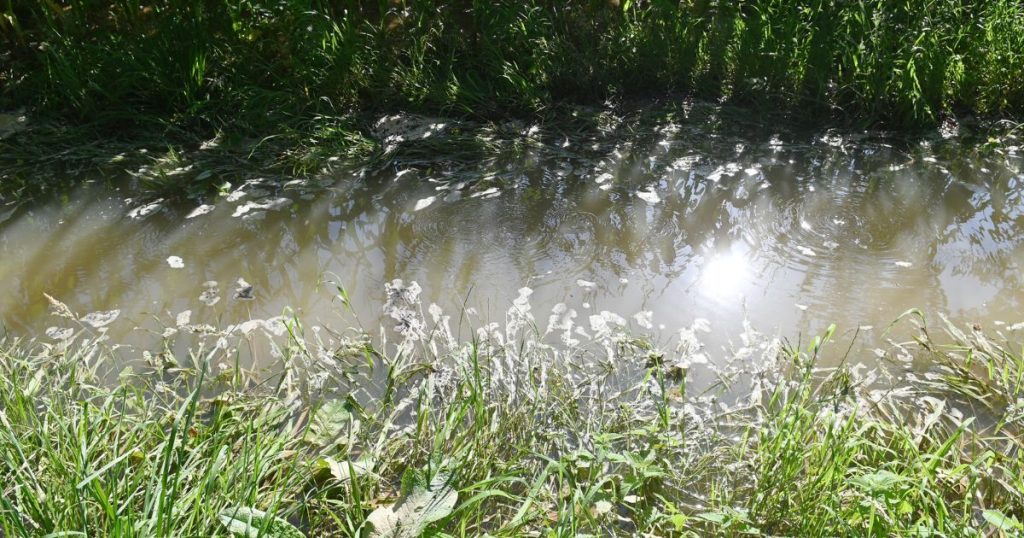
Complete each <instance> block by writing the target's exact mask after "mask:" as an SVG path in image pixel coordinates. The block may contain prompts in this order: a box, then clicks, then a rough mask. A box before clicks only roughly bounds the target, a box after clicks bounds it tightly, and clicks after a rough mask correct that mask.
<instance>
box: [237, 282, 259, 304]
mask: <svg viewBox="0 0 1024 538" xmlns="http://www.w3.org/2000/svg"><path fill="white" fill-rule="evenodd" d="M255 296H256V295H255V288H253V285H252V284H250V283H248V282H246V281H245V279H244V278H239V279H238V280H237V281H236V282H235V299H241V300H243V301H250V300H252V299H254V298H255Z"/></svg>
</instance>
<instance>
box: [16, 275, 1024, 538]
mask: <svg viewBox="0 0 1024 538" xmlns="http://www.w3.org/2000/svg"><path fill="white" fill-rule="evenodd" d="M418 294H419V289H418V286H416V285H415V284H414V283H413V284H409V285H406V284H404V283H402V282H400V281H396V282H394V283H391V284H389V287H388V303H387V305H386V306H385V310H386V313H387V314H388V315H389V317H390V318H391V319H392V321H394V323H395V324H396V326H395V331H396V332H395V333H392V334H394V335H395V336H394V338H391V339H389V338H388V337H382V338H381V339H380V340H379V341H376V342H371V340H370V339H369V338H368V337H367V336H366V335H365V334H363V333H362V332H361V331H359V330H348V331H343V332H334V331H331V330H329V329H326V328H320V327H317V328H315V329H314V328H307V327H303V326H302V325H301V324H300V323H299V322H298V321H297V320H296V319H294V318H279V319H277V320H275V321H273V322H271V321H269V320H268V321H265V322H261V323H257V325H259V326H260V327H263V328H265V329H268V330H270V329H272V327H270V325H271V324H272V323H274V324H276V327H274V328H273V329H274V331H273V332H276V333H278V334H281V335H282V337H281V338H277V339H276V340H274V341H275V342H276V346H275V347H274V348H273V352H272V355H274V356H276V357H277V362H276V363H275V364H274V366H272V367H269V368H266V369H264V370H261V371H250V370H246V369H244V368H242V367H241V366H240V364H241V363H240V361H239V360H238V357H239V351H238V349H241V348H243V347H246V346H247V345H249V344H247V343H246V341H245V340H240V341H238V342H237V343H225V342H224V341H223V338H224V336H223V335H222V334H221V333H219V332H218V331H217V330H216V329H213V328H206V329H200V328H197V327H193V328H191V329H189V330H190V331H191V332H196V333H202V331H207V332H206V334H208V335H209V338H210V339H209V341H207V340H201V341H200V342H199V343H197V344H196V345H195V346H194V347H193V348H192V350H191V351H189V352H188V353H187V354H184V353H179V354H173V353H171V352H170V351H169V348H166V349H164V351H162V352H158V353H152V354H150V353H149V352H147V353H146V354H145V355H147V358H148V360H149V361H148V362H149V363H148V365H141V364H137V365H135V367H134V368H131V367H130V368H128V369H125V370H123V371H120V373H119V374H118V375H116V379H117V381H116V382H114V383H111V382H110V381H109V380H110V379H111V377H110V370H111V368H112V367H113V366H114V365H118V366H116V367H118V368H119V367H120V364H123V363H122V362H120V361H119V360H118V359H117V356H118V355H119V354H122V353H127V352H129V351H130V350H127V349H125V348H121V347H118V346H114V345H112V344H111V343H110V342H109V341H106V339H105V336H104V331H103V328H102V327H101V328H99V329H96V328H95V326H94V325H92V324H89V323H83V322H81V321H80V320H79V319H78V317H77V316H76V315H75V314H74V313H72V312H71V311H70V309H68V308H67V307H63V306H62V304H61V303H59V302H56V301H55V302H54V306H55V314H57V315H58V316H60V317H62V318H65V321H66V322H67V323H68V325H69V328H70V329H73V330H74V331H75V334H74V335H65V336H66V339H65V340H62V341H60V342H58V343H55V344H43V343H40V342H36V341H26V340H18V339H13V338H8V339H6V340H4V341H3V342H2V344H0V373H2V375H0V453H2V454H3V457H2V458H0V461H2V462H3V463H2V466H0V479H2V484H3V486H2V488H3V495H2V500H0V529H2V530H3V532H4V535H5V536H41V535H52V534H53V533H57V534H59V535H78V534H79V533H81V534H83V535H104V536H107V535H110V536H113V535H156V536H169V535H202V536H229V535H237V536H256V535H260V536H277V537H292V536H295V537H297V536H359V535H363V536H418V535H420V534H421V532H427V533H428V534H447V535H459V536H478V535H484V534H489V535H493V536H524V535H525V536H579V535H642V534H646V535H660V536H665V535H681V536H701V535H708V534H718V535H776V536H777V535H790V536H837V535H858V536H933V535H945V536H983V535H985V536H993V535H1005V536H1011V535H1017V534H1019V533H1020V532H1022V531H1024V527H1022V524H1021V523H1020V522H1021V521H1022V520H1024V483H1022V481H1021V477H1022V476H1024V468H1022V460H1021V454H1020V450H1021V448H1022V441H1021V438H1020V427H1021V425H1022V422H1021V421H1022V419H1024V414H1022V412H1021V407H1022V404H1021V401H1022V400H1021V387H1022V384H1021V379H1022V378H1024V359H1022V358H1021V356H1020V355H1019V354H1018V353H1016V352H1014V351H1012V349H1011V347H1010V346H1009V345H1008V344H1001V343H998V342H997V341H995V340H993V339H991V338H988V337H985V336H983V335H982V334H981V333H980V332H979V331H968V332H963V331H961V330H959V329H957V328H956V327H953V326H948V327H947V331H948V336H943V337H941V338H938V337H937V338H935V339H932V338H931V337H929V336H928V332H927V331H926V330H924V328H923V326H922V328H921V330H920V331H919V337H918V339H917V341H916V342H912V343H907V344H903V345H900V346H897V347H896V348H894V349H893V350H892V351H891V352H892V353H900V354H907V353H910V354H913V355H914V356H919V357H926V358H928V359H929V360H932V361H933V362H934V367H932V368H931V369H929V371H928V374H927V375H925V376H924V378H920V379H919V378H916V377H913V376H902V375H891V374H887V373H885V372H883V371H881V370H877V369H876V370H871V371H866V369H865V368H864V367H862V366H857V364H858V361H857V358H856V357H846V359H845V360H844V361H843V362H842V364H841V366H839V367H838V368H832V369H828V370H823V369H819V368H818V367H817V365H818V359H819V357H820V356H821V354H822V353H829V352H836V350H831V345H830V337H831V330H830V331H829V332H828V333H826V334H825V335H823V336H822V337H821V338H816V339H814V340H813V341H812V342H811V343H810V345H809V346H805V349H803V350H802V351H801V350H798V349H796V348H795V346H789V345H786V344H785V343H783V342H780V341H778V340H776V339H771V338H767V337H764V336H763V335H758V334H756V333H754V332H751V331H748V333H747V334H744V335H743V336H742V339H741V340H742V342H743V345H742V346H740V347H739V348H738V349H737V350H736V353H735V357H734V360H733V361H730V362H728V363H727V364H718V365H717V366H711V365H708V364H707V362H706V361H703V360H698V357H697V354H699V352H700V346H699V345H698V344H696V343H695V340H693V338H694V335H696V334H697V333H699V332H700V331H701V330H703V329H704V327H703V326H701V324H700V323H697V324H695V325H694V327H693V328H691V329H689V330H688V331H686V332H684V333H681V335H680V339H681V341H680V343H679V345H678V346H677V347H675V348H672V347H668V348H666V349H661V348H659V347H657V346H655V345H654V344H652V343H650V342H649V341H647V340H646V339H644V338H642V337H640V336H638V335H633V334H631V333H629V332H628V331H626V330H624V329H623V320H621V318H618V317H617V316H615V315H614V314H606V315H601V316H595V317H593V318H592V319H591V320H590V321H591V323H590V328H589V330H580V328H578V327H577V328H575V329H574V328H573V325H572V322H571V319H572V317H571V316H569V317H568V318H564V317H563V318H558V317H557V316H552V318H551V320H549V323H548V327H547V329H546V330H544V331H541V330H540V328H539V327H538V326H537V324H536V322H535V320H534V318H533V315H532V313H531V311H530V305H529V299H528V298H529V293H528V292H524V293H521V295H520V299H518V300H517V301H516V302H515V304H514V305H513V306H512V307H511V308H510V309H509V310H508V312H507V315H506V321H505V323H504V324H497V323H493V324H487V325H484V326H482V327H480V328H479V329H478V331H477V332H476V336H475V337H463V338H456V337H455V336H454V335H453V332H452V330H451V328H450V327H449V323H450V321H451V318H449V317H448V316H445V315H444V314H443V313H442V312H440V311H439V309H437V308H436V307H433V306H432V307H431V308H429V309H428V311H429V312H428V313H427V314H424V313H423V312H422V310H421V307H420V306H419V303H418ZM341 298H342V299H343V298H344V293H342V295H341ZM917 322H918V320H916V319H915V318H914V316H912V315H911V316H909V317H908V319H906V320H904V321H903V322H902V323H917ZM187 324H188V320H187V319H186V320H184V325H182V324H179V326H178V327H177V328H176V330H178V331H182V330H185V329H186V328H188V327H189V326H188V325H187ZM225 334H226V333H225ZM246 334H249V331H246ZM559 336H560V337H559ZM549 337H555V340H558V341H559V342H560V343H557V344H556V343H551V338H549ZM214 340H216V341H217V343H216V344H214V343H213V341H214ZM939 340H944V341H945V340H948V341H952V342H954V345H952V346H940V345H939V344H937V343H936V342H937V341H939ZM236 346H237V347H236ZM841 351H842V350H838V352H840V353H841ZM699 368H705V369H713V370H714V372H715V375H716V376H717V377H718V379H719V380H720V382H719V383H718V384H716V385H715V386H714V387H712V388H711V389H708V390H703V389H702V390H700V391H699V393H698V392H691V391H690V390H689V389H688V376H689V374H690V373H692V372H693V371H695V370H696V369H699ZM896 370H897V371H898V369H896ZM636 374H639V375H636ZM623 379H631V380H632V381H631V382H629V383H623V382H622V380H623ZM361 533H362V534H361Z"/></svg>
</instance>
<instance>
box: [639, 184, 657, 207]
mask: <svg viewBox="0 0 1024 538" xmlns="http://www.w3.org/2000/svg"><path fill="white" fill-rule="evenodd" d="M636 197H637V198H639V199H641V200H643V201H645V202H647V203H648V204H652V205H653V204H656V203H658V202H660V201H661V197H660V196H658V193H657V192H655V191H654V188H653V187H652V188H650V189H648V190H643V191H640V192H638V193H636Z"/></svg>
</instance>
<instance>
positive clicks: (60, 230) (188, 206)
mask: <svg viewBox="0 0 1024 538" xmlns="http://www.w3.org/2000/svg"><path fill="white" fill-rule="evenodd" d="M538 133H539V134H538ZM439 136H443V134H442V135H439ZM573 136H574V135H562V134H560V133H559V132H558V131H557V130H555V129H551V128H547V129H545V130H543V131H538V132H536V133H534V132H530V131H529V130H528V129H527V134H524V135H523V136H522V140H523V141H525V142H523V143H522V144H519V145H517V146H516V147H517V148H518V149H517V150H516V151H515V152H514V153H510V154H502V153H501V152H498V153H497V154H496V155H491V156H489V157H487V158H484V159H480V160H479V161H478V162H474V161H473V160H472V159H470V160H467V159H465V158H461V160H458V162H457V163H456V162H454V160H452V161H449V160H448V159H446V156H445V155H432V156H430V157H429V158H427V159H425V160H424V159H420V160H416V159H412V158H406V159H404V160H403V159H399V161H398V164H396V165H393V166H386V167H384V168H383V169H382V170H377V171H366V170H359V171H345V172H332V173H328V174H325V175H324V176H323V177H321V178H318V181H319V183H316V184H310V183H309V182H298V181H297V182H294V183H292V184H290V185H288V186H287V187H284V188H280V187H279V184H274V183H272V182H267V183H266V184H261V183H260V181H259V180H254V181H253V182H252V183H251V184H249V185H247V186H242V187H241V188H238V187H237V186H236V188H237V190H234V189H232V190H233V191H234V192H235V194H233V195H230V196H222V197H220V198H219V199H218V200H215V201H208V203H210V204H211V205H214V208H213V209H212V211H210V212H209V213H205V214H201V215H198V216H193V217H191V218H188V216H189V214H190V213H192V212H193V211H194V210H196V208H197V206H199V205H200V204H199V202H189V203H177V204H163V205H159V206H153V207H152V208H150V209H154V210H155V211H154V212H153V213H152V214H149V215H148V216H146V215H145V214H146V211H142V212H141V213H142V215H140V214H139V213H140V212H139V206H140V204H139V203H135V202H130V201H129V202H126V201H125V200H124V196H123V194H122V193H120V192H117V191H113V190H110V189H106V188H101V187H97V186H93V187H89V188H85V189H82V190H80V191H79V192H78V193H76V194H74V195H72V196H70V197H68V198H65V199H62V200H53V201H52V202H49V203H45V204H41V205H39V206H37V207H34V208H31V209H27V210H23V211H20V212H18V213H17V214H16V215H15V216H14V217H13V218H12V219H11V220H10V221H8V222H6V223H5V224H3V225H2V226H3V227H2V228H0V319H2V321H3V323H4V324H5V325H6V326H7V327H8V328H9V330H11V331H13V332H15V333H19V334H42V333H43V331H44V330H45V329H46V328H47V327H50V326H55V325H60V324H59V323H58V322H57V321H55V320H54V318H53V317H52V316H51V315H50V314H49V313H48V306H49V305H48V302H47V300H46V299H45V297H44V295H43V294H44V293H48V294H50V295H52V296H54V297H56V298H58V299H60V300H61V301H64V302H65V303H67V304H68V305H69V306H70V307H71V308H72V309H73V310H75V311H76V312H78V313H80V314H84V313H86V312H92V311H100V310H111V309H119V310H120V316H119V317H118V320H117V322H116V323H114V324H111V325H110V326H109V329H110V334H111V336H112V337H113V338H114V339H118V338H122V339H133V340H135V341H137V342H138V341H144V340H145V339H147V338H148V339H150V340H156V339H157V337H156V336H153V334H154V333H149V332H139V331H136V330H135V328H136V327H143V328H151V329H152V330H154V331H156V333H158V332H159V330H160V327H162V326H163V325H164V324H167V323H171V324H173V323H174V319H175V318H176V316H178V314H180V313H181V312H183V311H191V315H190V322H191V323H210V324H214V325H218V326H224V325H226V324H229V323H238V322H241V321H245V320H247V319H251V318H267V317H271V316H276V315H280V314H282V312H284V311H285V308H286V307H291V308H292V309H294V311H295V312H296V313H297V314H298V316H299V317H300V318H301V319H302V320H303V321H304V323H305V324H306V325H316V324H322V325H327V326H338V325H339V324H344V323H349V322H350V321H343V320H342V318H341V317H340V316H339V312H340V311H341V310H343V309H342V308H341V305H340V303H339V301H337V300H336V299H335V295H336V290H335V288H334V284H335V283H337V284H341V285H343V286H344V287H345V288H346V289H347V291H348V294H349V296H350V297H351V299H352V304H353V307H354V310H355V311H356V312H357V313H358V314H359V318H360V319H361V321H362V322H363V323H364V324H365V325H366V326H367V327H369V328H371V329H373V328H375V327H377V326H379V324H380V322H381V319H380V317H381V305H382V304H383V302H384V284H385V283H386V282H389V281H391V280H392V279H396V278H401V279H404V280H405V281H407V282H408V281H416V282H418V283H419V284H420V286H421V287H422V288H423V294H422V299H423V300H424V302H425V303H427V304H429V303H431V302H434V303H438V304H439V305H441V306H442V307H444V308H445V309H446V310H448V311H449V312H453V311H455V312H457V311H460V310H461V309H462V308H464V307H469V308H473V309H474V311H475V312H476V314H475V316H476V317H477V319H479V320H487V319H493V320H502V319H504V313H505V311H506V309H507V308H508V306H509V305H510V304H511V302H512V301H513V299H515V297H516V296H517V290H518V289H519V288H521V287H524V286H526V287H529V288H531V289H532V290H533V295H532V297H531V299H532V303H533V310H534V312H535V313H538V316H537V318H538V320H543V319H546V315H547V312H549V311H550V309H551V308H552V307H553V306H554V305H556V304H558V303H565V304H567V305H568V306H569V307H571V308H573V309H575V310H576V311H578V312H579V313H580V315H581V319H583V320H586V319H587V316H588V315H590V314H595V313H598V312H600V311H602V310H609V311H612V312H616V313H618V314H620V315H622V316H623V317H624V318H626V319H629V320H631V321H630V323H631V324H632V325H633V327H635V328H637V329H638V330H642V331H645V332H654V333H656V334H657V335H669V334H671V333H672V332H673V331H676V330H677V329H679V328H680V327H685V326H689V325H691V324H692V323H693V322H694V320H695V319H699V318H704V319H707V320H708V321H709V325H710V327H711V329H712V330H711V333H710V335H709V337H708V338H709V345H710V346H711V347H716V346H720V345H724V344H725V343H726V342H728V341H729V340H730V339H731V335H732V337H734V335H736V334H738V333H739V331H740V330H741V327H742V325H743V322H744V320H749V322H750V324H751V325H753V326H754V327H756V328H758V329H759V330H761V331H762V332H768V333H771V334H779V335H782V336H788V337H791V338H794V339H795V338H796V337H798V336H799V335H804V336H805V337H806V336H807V335H810V334H813V333H816V332H818V331H821V330H822V329H824V328H825V327H826V326H827V325H828V324H829V323H836V324H837V325H838V327H839V329H840V331H841V332H842V333H844V334H846V335H847V336H849V335H850V334H851V333H852V332H854V331H855V330H857V329H858V328H861V329H862V330H861V335H860V336H859V337H858V342H859V344H858V345H860V346H865V347H867V348H868V349H871V348H873V347H876V346H877V345H879V344H880V342H881V339H882V336H881V332H882V330H883V329H884V328H885V327H886V326H887V325H888V324H889V323H890V322H891V321H892V320H893V319H895V318H896V317H897V316H898V315H900V314H901V313H902V312H904V311H906V310H907V309H909V308H920V309H922V310H924V311H925V312H926V313H927V314H929V315H930V316H932V317H934V316H935V315H937V314H939V313H944V314H947V315H949V316H950V317H951V318H952V319H954V320H955V321H958V322H968V323H979V324H981V325H982V326H985V327H993V328H1000V327H1001V328H1004V329H1006V330H1009V329H1010V328H1011V327H1012V326H1013V325H1014V324H1016V323H1018V322H1021V321H1024V311H1022V309H1021V305H1022V300H1024V287H1022V285H1021V284H1022V273H1021V268H1022V263H1024V174H1022V172H1021V170H1022V166H1024V161H1022V158H1021V157H1020V156H1019V155H1018V154H1017V152H1016V148H1015V147H1013V146H1008V145H1007V144H1008V143H1007V144H1001V145H999V146H998V147H996V148H995V149H989V150H985V151H981V150H979V149H978V148H976V147H974V146H972V145H970V144H966V143H964V142H961V141H960V140H958V139H957V138H956V137H953V138H950V139H944V138H942V137H941V136H939V135H937V134H936V135H935V136H932V137H925V138H924V139H923V140H922V139H916V140H911V141H907V140H897V139H890V138H886V137H884V136H881V135H877V134H871V133H868V134H863V133H860V134H855V135H854V134H850V133H846V134H837V133H825V132H820V131H818V132H807V131H785V130H781V131H780V130H778V129H776V128H775V127H774V126H771V125H759V126H754V127H751V126H750V125H749V124H745V123H736V124H735V125H733V124H729V123H723V122H721V121H710V120H709V118H708V117H706V116H705V117H702V118H700V119H696V118H691V119H685V118H684V119H681V120H677V121H676V122H675V123H669V122H662V123H659V124H655V125H649V126H647V128H646V129H644V130H643V132H642V133H639V134H638V133H635V132H622V131H616V132H612V133H610V134H607V133H606V136H603V137H602V136H598V137H595V136H583V135H580V136H579V137H578V138H574V137H573ZM318 186H323V187H325V188H318ZM254 202H255V203H257V204H259V205H258V206H256V207H253V206H251V205H246V204H247V203H248V204H251V203H254ZM133 210H135V211H134V213H133ZM200 212H201V211H200ZM133 216H134V218H133ZM171 257H178V258H180V263H178V260H177V259H176V258H171ZM169 258H171V259H170V261H169ZM179 266H180V267H179ZM239 278H242V279H244V280H246V281H247V282H248V283H250V284H252V286H253V293H252V295H253V299H252V300H241V299H236V298H235V297H234V289H235V287H236V284H235V283H236V281H237V280H238V279H239ZM209 281H216V283H217V286H216V290H217V294H216V295H217V296H218V297H220V299H219V301H217V302H216V303H215V304H211V305H207V304H205V303H204V302H202V301H201V300H200V296H201V294H203V292H204V291H205V290H207V285H205V284H204V283H207V282H209ZM209 286H211V289H212V285H209ZM206 298H207V299H210V298H211V295H208V296H207V297H206ZM207 302H210V301H207ZM645 312H650V313H651V314H650V320H651V322H652V325H653V327H652V328H650V329H647V328H646V325H647V324H646V322H645V319H646V315H645V314H644V313H645ZM636 314H640V316H639V318H636V319H634V318H633V316H634V315H636ZM584 324H585V321H584ZM1014 329H1016V328H1014ZM464 334H466V333H464ZM663 337H664V336H663ZM865 355H866V356H871V355H870V354H868V353H866V354H865Z"/></svg>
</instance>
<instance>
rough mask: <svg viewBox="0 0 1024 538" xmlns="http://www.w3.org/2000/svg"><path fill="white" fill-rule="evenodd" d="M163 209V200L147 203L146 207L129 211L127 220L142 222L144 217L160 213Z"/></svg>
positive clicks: (142, 206)
mask: <svg viewBox="0 0 1024 538" xmlns="http://www.w3.org/2000/svg"><path fill="white" fill-rule="evenodd" d="M163 207H164V200H163V198H161V199H159V200H156V201H153V202H150V203H148V204H146V205H141V206H139V207H136V208H134V209H132V210H131V211H129V212H128V218H130V219H134V220H142V219H144V218H146V217H148V216H150V215H152V214H154V213H156V212H157V211H160V210H161V209H163Z"/></svg>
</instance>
